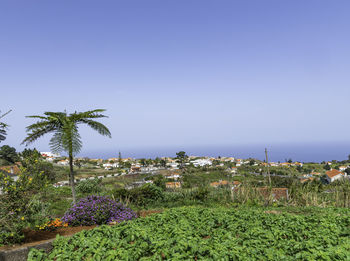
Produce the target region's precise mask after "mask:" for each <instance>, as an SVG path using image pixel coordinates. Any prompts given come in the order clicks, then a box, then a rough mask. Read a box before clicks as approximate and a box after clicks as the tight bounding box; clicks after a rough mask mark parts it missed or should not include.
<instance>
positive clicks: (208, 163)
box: [191, 159, 213, 167]
mask: <svg viewBox="0 0 350 261" xmlns="http://www.w3.org/2000/svg"><path fill="white" fill-rule="evenodd" d="M191 163H192V164H193V165H194V166H195V167H204V166H211V165H212V164H213V162H212V161H211V160H210V159H196V160H194V161H191Z"/></svg>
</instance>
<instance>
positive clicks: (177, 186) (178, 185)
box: [165, 182, 181, 188]
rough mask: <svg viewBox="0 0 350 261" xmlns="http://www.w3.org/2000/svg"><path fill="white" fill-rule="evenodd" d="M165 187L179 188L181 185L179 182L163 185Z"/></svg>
mask: <svg viewBox="0 0 350 261" xmlns="http://www.w3.org/2000/svg"><path fill="white" fill-rule="evenodd" d="M165 186H166V187H167V188H181V183H180V182H167V183H165Z"/></svg>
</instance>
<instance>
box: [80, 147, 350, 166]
mask: <svg viewBox="0 0 350 261" xmlns="http://www.w3.org/2000/svg"><path fill="white" fill-rule="evenodd" d="M265 148H266V149H267V151H268V158H269V161H273V162H284V161H286V160H289V159H291V160H293V161H299V162H322V161H331V160H337V161H342V160H348V155H349V154H350V142H332V143H331V142H329V143H320V142H318V143H292V144H287V143H280V144H265V145H261V144H259V145H254V144H249V145H220V146H215V145H210V146H209V145H201V146H167V147H166V146H164V147H151V146H150V147H141V148H137V147H134V148H115V149H105V150H104V149H98V150H97V149H96V150H90V151H83V152H82V153H81V154H80V155H78V156H84V157H89V158H102V159H107V158H112V157H116V158H117V157H118V154H119V152H120V153H121V155H122V157H123V158H126V157H131V158H136V159H137V158H156V157H175V156H176V152H178V151H185V152H186V154H187V155H192V156H209V157H218V156H221V157H235V158H243V159H246V158H255V159H259V160H264V159H265Z"/></svg>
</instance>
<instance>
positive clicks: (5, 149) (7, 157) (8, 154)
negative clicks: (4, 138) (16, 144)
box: [0, 145, 19, 165]
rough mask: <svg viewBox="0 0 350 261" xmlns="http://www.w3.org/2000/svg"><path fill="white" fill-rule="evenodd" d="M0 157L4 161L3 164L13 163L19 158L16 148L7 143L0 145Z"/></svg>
mask: <svg viewBox="0 0 350 261" xmlns="http://www.w3.org/2000/svg"><path fill="white" fill-rule="evenodd" d="M0 159H1V160H3V161H4V164H6V165H8V164H14V163H15V162H16V161H18V160H19V157H18V154H17V152H16V149H15V148H13V147H10V146H8V145H4V146H2V147H0Z"/></svg>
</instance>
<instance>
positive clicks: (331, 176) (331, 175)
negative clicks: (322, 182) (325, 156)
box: [326, 169, 346, 183]
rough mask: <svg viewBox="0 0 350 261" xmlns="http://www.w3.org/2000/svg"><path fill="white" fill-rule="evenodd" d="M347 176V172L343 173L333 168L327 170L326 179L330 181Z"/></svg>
mask: <svg viewBox="0 0 350 261" xmlns="http://www.w3.org/2000/svg"><path fill="white" fill-rule="evenodd" d="M344 177H346V173H343V172H341V171H339V170H336V169H332V170H329V171H327V172H326V179H327V181H328V182H329V183H331V182H333V181H335V180H339V179H342V178H344Z"/></svg>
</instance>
